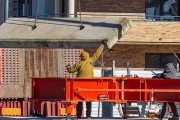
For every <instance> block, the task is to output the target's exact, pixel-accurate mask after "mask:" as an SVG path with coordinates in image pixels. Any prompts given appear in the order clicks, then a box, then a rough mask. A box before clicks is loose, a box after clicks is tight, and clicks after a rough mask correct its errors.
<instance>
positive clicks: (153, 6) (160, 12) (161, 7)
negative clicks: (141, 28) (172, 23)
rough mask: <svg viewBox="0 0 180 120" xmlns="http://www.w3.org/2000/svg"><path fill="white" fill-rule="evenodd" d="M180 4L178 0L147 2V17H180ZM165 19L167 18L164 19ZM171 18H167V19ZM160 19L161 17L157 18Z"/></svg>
mask: <svg viewBox="0 0 180 120" xmlns="http://www.w3.org/2000/svg"><path fill="white" fill-rule="evenodd" d="M179 4H180V2H178V0H146V3H145V6H146V16H147V18H150V17H153V16H154V17H155V16H179V15H180V12H178V11H179V7H180V5H179ZM163 18H165V17H163ZM168 18H169V19H170V18H171V17H166V19H168ZM155 19H156V20H157V19H159V20H160V18H159V17H155Z"/></svg>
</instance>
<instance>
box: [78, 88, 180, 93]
mask: <svg viewBox="0 0 180 120" xmlns="http://www.w3.org/2000/svg"><path fill="white" fill-rule="evenodd" d="M77 91H78V92H80V91H111V92H121V91H124V92H180V89H84V88H77Z"/></svg>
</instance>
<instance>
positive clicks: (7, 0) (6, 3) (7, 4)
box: [4, 0, 9, 21]
mask: <svg viewBox="0 0 180 120" xmlns="http://www.w3.org/2000/svg"><path fill="white" fill-rule="evenodd" d="M5 5H6V6H5V17H4V18H5V19H4V21H6V20H7V19H8V16H9V14H8V12H9V0H6V2H5Z"/></svg>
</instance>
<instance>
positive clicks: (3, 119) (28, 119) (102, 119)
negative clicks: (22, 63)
mask: <svg viewBox="0 0 180 120" xmlns="http://www.w3.org/2000/svg"><path fill="white" fill-rule="evenodd" d="M39 119H41V120H87V119H86V117H83V118H81V119H77V118H75V117H73V118H71V119H70V118H66V117H13V116H12V117H10V116H2V117H1V120H39ZM88 120H89V119H88ZM90 120H159V119H158V118H140V117H131V118H127V119H123V118H122V117H119V118H117V117H114V118H106V117H99V118H98V117H94V118H92V119H90ZM163 120H168V118H163Z"/></svg>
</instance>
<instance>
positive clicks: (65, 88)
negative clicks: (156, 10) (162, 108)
mask: <svg viewBox="0 0 180 120" xmlns="http://www.w3.org/2000/svg"><path fill="white" fill-rule="evenodd" d="M122 81H124V89H122ZM32 84H33V86H32V90H33V91H32V99H36V100H62V101H63V102H69V103H73V102H77V101H105V102H116V103H124V102H139V101H141V102H148V101H151V102H179V101H180V99H179V98H180V88H179V86H180V79H162V78H159V79H157V78H139V77H138V76H137V75H135V76H134V77H106V78H104V77H103V78H101V77H100V78H45V77H34V78H32ZM47 88H48V89H47ZM123 91H124V94H123V97H122V92H123ZM152 96H153V99H152ZM122 98H123V99H122ZM62 101H61V102H62Z"/></svg>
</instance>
